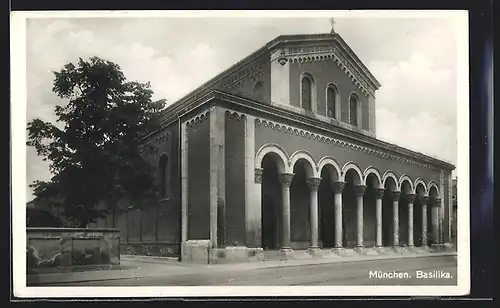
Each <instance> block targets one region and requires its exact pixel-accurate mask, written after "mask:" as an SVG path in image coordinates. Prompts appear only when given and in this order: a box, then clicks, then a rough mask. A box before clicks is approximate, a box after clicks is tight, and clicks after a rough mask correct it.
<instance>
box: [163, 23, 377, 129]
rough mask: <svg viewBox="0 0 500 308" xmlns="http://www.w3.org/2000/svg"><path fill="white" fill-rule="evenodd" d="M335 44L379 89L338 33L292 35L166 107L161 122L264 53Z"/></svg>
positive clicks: (268, 46)
mask: <svg viewBox="0 0 500 308" xmlns="http://www.w3.org/2000/svg"><path fill="white" fill-rule="evenodd" d="M321 42H323V43H330V44H331V43H333V44H334V43H335V42H337V44H338V46H339V47H340V49H341V50H342V52H343V54H344V55H346V56H347V61H349V62H350V63H351V64H352V65H353V66H354V70H356V71H358V73H360V74H362V75H364V76H363V77H365V79H367V81H368V83H369V84H370V87H372V88H373V89H374V90H377V89H378V88H379V87H381V84H380V82H379V81H378V80H377V79H376V78H375V76H374V75H373V74H372V73H371V72H370V71H369V70H368V68H367V67H366V66H365V65H364V64H363V62H362V61H361V60H360V59H359V57H358V56H357V55H356V53H354V51H353V50H352V49H351V48H350V47H349V45H347V43H346V42H345V41H344V40H343V39H342V37H341V36H340V35H339V34H338V33H335V32H334V33H321V34H294V35H280V36H278V37H276V38H275V39H273V40H271V41H269V42H267V43H266V44H265V45H264V46H262V47H261V48H259V49H258V50H256V51H254V52H253V53H251V54H249V55H248V56H246V57H245V58H243V59H242V60H240V61H239V62H237V63H235V64H234V65H232V66H230V67H229V68H227V69H225V70H224V71H222V72H221V73H219V74H218V75H216V76H215V77H213V78H212V79H210V80H208V81H207V82H205V83H204V84H202V85H201V86H199V87H198V88H196V89H194V90H193V91H191V92H189V93H188V94H187V95H185V96H184V97H182V98H180V99H179V100H177V101H176V102H174V103H173V104H171V105H169V106H167V108H165V110H164V111H163V115H162V119H161V121H162V122H165V121H168V119H169V118H170V117H171V116H172V114H177V113H179V112H182V110H183V109H184V107H186V106H187V105H189V104H190V103H191V102H192V101H194V100H197V99H198V98H200V97H202V96H204V95H206V94H207V93H208V92H210V91H211V90H214V87H215V86H216V85H217V84H218V83H219V82H220V81H222V80H223V79H224V78H225V77H227V76H228V75H230V74H232V73H234V72H235V71H237V70H238V69H240V68H242V67H243V66H245V65H247V64H248V63H250V62H251V61H253V60H255V59H256V58H258V57H259V56H262V55H263V54H265V53H268V52H272V51H274V50H276V49H278V48H280V47H281V46H284V45H289V44H307V43H312V44H317V43H321Z"/></svg>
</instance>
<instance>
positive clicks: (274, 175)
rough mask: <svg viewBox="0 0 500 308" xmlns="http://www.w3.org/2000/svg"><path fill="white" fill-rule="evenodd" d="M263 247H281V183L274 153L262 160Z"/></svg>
mask: <svg viewBox="0 0 500 308" xmlns="http://www.w3.org/2000/svg"><path fill="white" fill-rule="evenodd" d="M262 168H263V173H262V200H261V201H262V203H261V204H262V215H261V217H262V221H261V222H262V248H263V249H278V248H279V230H280V229H279V228H280V213H281V211H280V205H281V183H280V181H279V172H278V166H277V164H276V162H275V161H274V157H273V156H272V154H267V155H266V156H265V157H264V159H263V160H262Z"/></svg>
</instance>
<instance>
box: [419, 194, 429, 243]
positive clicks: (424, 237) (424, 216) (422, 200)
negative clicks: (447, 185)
mask: <svg viewBox="0 0 500 308" xmlns="http://www.w3.org/2000/svg"><path fill="white" fill-rule="evenodd" d="M419 201H420V204H421V205H422V246H423V247H427V203H428V202H429V197H428V196H420V197H419Z"/></svg>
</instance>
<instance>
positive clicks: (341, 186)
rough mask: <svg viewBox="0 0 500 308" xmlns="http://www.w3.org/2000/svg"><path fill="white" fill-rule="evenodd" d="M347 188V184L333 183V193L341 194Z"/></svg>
mask: <svg viewBox="0 0 500 308" xmlns="http://www.w3.org/2000/svg"><path fill="white" fill-rule="evenodd" d="M344 188H345V182H335V183H333V193H334V194H341V193H342V191H343V190H344Z"/></svg>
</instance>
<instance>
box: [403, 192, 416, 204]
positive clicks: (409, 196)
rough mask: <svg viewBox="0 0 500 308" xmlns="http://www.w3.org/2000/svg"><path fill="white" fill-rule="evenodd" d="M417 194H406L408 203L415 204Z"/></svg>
mask: <svg viewBox="0 0 500 308" xmlns="http://www.w3.org/2000/svg"><path fill="white" fill-rule="evenodd" d="M416 196H417V195H415V194H406V195H405V198H406V201H408V203H411V204H413V203H414V202H415V197H416Z"/></svg>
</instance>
